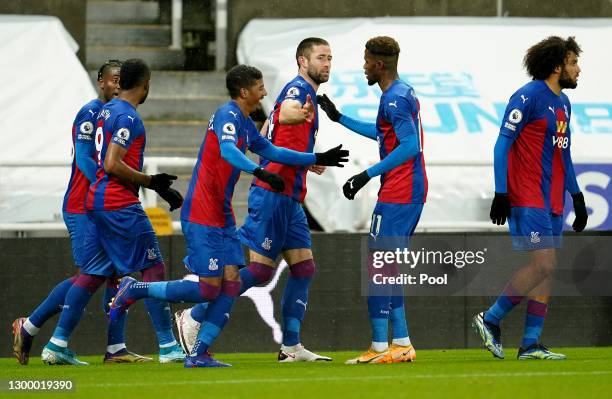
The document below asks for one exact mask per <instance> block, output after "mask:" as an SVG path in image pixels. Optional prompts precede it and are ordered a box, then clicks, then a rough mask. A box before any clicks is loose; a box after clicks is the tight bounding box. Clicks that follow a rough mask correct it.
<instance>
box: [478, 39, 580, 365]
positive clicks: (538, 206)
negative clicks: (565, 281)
mask: <svg viewBox="0 0 612 399" xmlns="http://www.w3.org/2000/svg"><path fill="white" fill-rule="evenodd" d="M580 53H581V49H580V46H579V45H578V44H577V43H576V41H575V40H574V38H573V37H569V38H567V39H563V38H560V37H557V36H551V37H548V38H546V39H544V40H542V41H540V42H539V43H537V44H535V45H533V46H532V47H530V48H529V49H528V50H527V53H526V55H525V58H524V64H525V68H526V69H527V72H528V73H529V75H531V77H532V78H533V80H532V81H531V82H529V83H527V84H526V85H524V86H523V87H521V88H520V89H518V90H517V91H516V92H515V93H514V94H513V95H512V96H511V97H510V101H509V102H508V106H507V107H506V112H505V115H504V119H503V122H502V126H501V129H500V132H499V136H498V138H497V142H496V143H495V150H494V168H495V197H494V199H493V203H492V204H491V215H490V216H491V220H492V221H493V223H495V224H498V225H503V224H504V223H505V222H506V219H508V225H509V227H510V235H511V236H512V245H513V248H514V249H515V250H519V251H530V252H531V260H530V262H529V263H528V264H527V265H525V266H523V267H522V268H521V269H520V270H518V271H517V272H516V274H515V275H514V276H513V277H512V279H511V280H510V282H509V283H508V285H507V286H506V287H505V289H504V290H503V292H502V294H501V295H500V296H499V297H498V298H497V300H496V301H495V303H494V304H493V305H492V306H491V307H490V308H489V309H488V310H487V311H486V312H482V313H479V314H478V315H476V316H475V317H474V319H473V322H472V326H473V327H474V329H475V330H476V332H477V333H478V334H479V335H480V337H481V338H482V340H483V343H484V345H485V347H486V348H487V349H488V350H489V351H490V352H491V353H492V354H493V356H495V357H497V358H501V359H503V358H504V351H503V348H502V343H501V330H500V323H501V321H502V320H503V318H504V317H505V316H506V315H507V314H508V313H509V312H510V311H511V310H512V309H513V308H514V307H515V306H516V305H518V304H519V303H520V302H521V301H522V300H523V298H524V297H527V299H528V303H527V317H526V320H525V332H524V335H523V341H522V343H521V348H520V349H519V351H518V358H519V359H521V360H524V359H555V360H556V359H565V355H563V354H560V353H554V352H551V351H550V350H548V349H547V348H546V347H545V346H544V345H542V344H541V343H540V336H541V334H542V328H543V326H544V320H545V318H546V314H547V312H548V300H549V298H550V291H551V283H552V273H553V272H554V269H555V263H556V259H555V249H556V248H560V246H561V235H562V232H563V206H564V200H565V191H566V190H567V191H569V193H570V194H571V195H572V199H573V203H574V210H575V213H576V220H575V221H574V223H573V228H574V231H576V232H580V231H582V230H583V229H584V228H585V226H586V222H587V218H588V214H587V210H586V205H585V203H584V196H583V195H582V192H581V191H580V187H579V186H578V182H577V180H576V175H575V173H574V166H573V163H572V158H571V153H570V147H571V132H570V118H571V112H572V108H571V104H570V101H569V99H568V98H567V96H566V95H565V93H563V89H574V88H576V86H577V84H578V75H579V74H580V67H579V66H578V56H579V55H580Z"/></svg>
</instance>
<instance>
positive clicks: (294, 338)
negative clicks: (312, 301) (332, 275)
mask: <svg viewBox="0 0 612 399" xmlns="http://www.w3.org/2000/svg"><path fill="white" fill-rule="evenodd" d="M311 280H312V278H310V277H295V276H293V275H291V276H289V278H288V279H287V284H286V286H285V292H284V293H283V298H282V301H281V306H282V313H283V345H285V346H294V345H297V344H299V343H300V327H301V324H302V320H304V313H305V312H306V306H307V304H308V287H309V286H310V281H311Z"/></svg>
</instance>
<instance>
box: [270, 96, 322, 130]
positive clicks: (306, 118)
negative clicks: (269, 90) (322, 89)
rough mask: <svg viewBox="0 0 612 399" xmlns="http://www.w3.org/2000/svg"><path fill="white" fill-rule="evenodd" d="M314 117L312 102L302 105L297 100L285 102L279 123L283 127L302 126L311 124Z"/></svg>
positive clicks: (281, 109)
mask: <svg viewBox="0 0 612 399" xmlns="http://www.w3.org/2000/svg"><path fill="white" fill-rule="evenodd" d="M308 98H310V97H308ZM313 116H314V108H313V106H312V101H307V102H306V104H304V105H301V104H300V102H299V101H296V100H285V101H283V102H282V104H281V107H280V113H279V116H278V121H279V123H280V124H281V125H300V124H302V123H305V122H310V121H311V120H312V118H313Z"/></svg>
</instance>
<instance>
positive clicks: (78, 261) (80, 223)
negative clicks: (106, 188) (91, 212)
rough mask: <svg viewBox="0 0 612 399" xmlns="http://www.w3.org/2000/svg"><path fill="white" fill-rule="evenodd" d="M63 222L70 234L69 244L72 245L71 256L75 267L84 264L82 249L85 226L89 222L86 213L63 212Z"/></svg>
mask: <svg viewBox="0 0 612 399" xmlns="http://www.w3.org/2000/svg"><path fill="white" fill-rule="evenodd" d="M63 216H64V223H65V224H66V228H67V229H68V234H69V235H70V245H71V247H72V258H73V259H74V264H75V265H76V267H81V266H82V265H84V264H85V260H86V258H85V253H84V251H83V247H84V243H85V233H86V232H87V226H88V225H89V224H90V223H91V221H90V220H89V218H88V217H87V214H86V213H70V212H63Z"/></svg>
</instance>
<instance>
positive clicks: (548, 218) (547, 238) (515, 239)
mask: <svg viewBox="0 0 612 399" xmlns="http://www.w3.org/2000/svg"><path fill="white" fill-rule="evenodd" d="M508 226H509V227H510V235H511V236H512V248H514V249H515V250H517V251H530V250H534V249H544V248H561V244H562V238H563V237H562V234H563V216H561V215H559V216H557V215H553V214H551V213H550V212H549V211H547V210H545V209H539V208H527V207H514V208H512V211H511V213H510V218H509V219H508Z"/></svg>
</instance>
